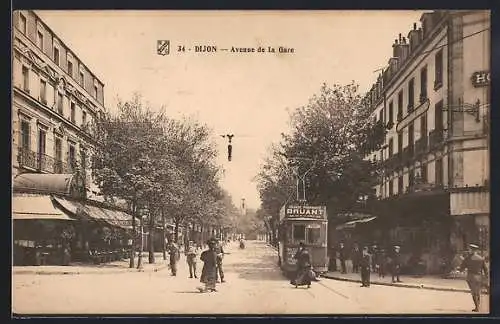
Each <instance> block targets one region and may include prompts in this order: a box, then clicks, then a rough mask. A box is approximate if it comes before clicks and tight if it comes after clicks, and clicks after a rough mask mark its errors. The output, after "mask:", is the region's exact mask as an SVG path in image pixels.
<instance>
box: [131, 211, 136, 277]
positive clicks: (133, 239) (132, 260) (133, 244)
mask: <svg viewBox="0 0 500 324" xmlns="http://www.w3.org/2000/svg"><path fill="white" fill-rule="evenodd" d="M136 208H137V207H136V204H135V203H132V246H131V247H130V264H129V268H134V267H135V264H134V263H135V232H136V228H137V225H136V223H135V215H136Z"/></svg>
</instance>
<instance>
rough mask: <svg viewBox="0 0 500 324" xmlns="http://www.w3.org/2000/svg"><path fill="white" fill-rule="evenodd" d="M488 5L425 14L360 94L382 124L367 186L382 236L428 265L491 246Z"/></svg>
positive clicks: (434, 266)
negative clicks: (376, 168) (373, 176)
mask: <svg viewBox="0 0 500 324" xmlns="http://www.w3.org/2000/svg"><path fill="white" fill-rule="evenodd" d="M489 28H490V13H489V11H458V10H452V11H444V10H439V11H434V12H430V13H425V14H423V16H422V18H421V27H419V28H417V24H414V26H413V29H412V30H411V31H410V32H409V34H408V37H407V38H406V37H402V35H401V34H399V37H398V38H397V39H396V40H395V42H394V44H393V45H392V47H393V57H391V58H390V59H389V62H388V67H387V68H386V69H385V70H384V71H383V73H382V74H381V75H380V76H379V78H378V80H377V82H376V83H375V84H374V85H373V87H372V89H371V90H370V92H369V94H368V96H367V99H368V101H369V103H370V105H371V107H372V109H373V115H372V116H373V118H375V119H377V120H380V121H382V122H383V123H384V125H386V130H387V133H386V135H385V143H384V144H385V145H384V146H382V148H381V149H380V150H378V151H375V152H372V153H370V154H369V155H368V156H367V159H370V160H376V161H380V162H381V163H382V165H383V169H384V172H383V175H382V176H381V177H380V178H379V181H378V185H377V186H376V187H375V188H374V189H375V192H376V195H377V197H378V202H377V208H378V211H379V214H380V217H379V219H378V220H377V222H378V223H379V224H380V228H381V232H380V235H379V237H380V239H384V238H385V240H387V241H390V242H396V243H398V244H401V245H402V246H403V250H404V249H405V247H406V252H407V254H408V255H409V254H419V255H421V256H422V258H423V259H424V260H425V261H426V263H427V268H428V271H431V272H433V271H438V268H439V266H440V257H449V255H450V254H453V253H458V252H461V251H462V250H463V249H464V248H465V247H466V245H467V243H470V242H477V243H479V244H481V246H482V247H483V248H484V249H485V250H487V249H488V246H489V217H490V210H489V204H490V201H489V199H490V198H489V197H490V190H489V182H490V177H489V173H490V172H489V171H490V165H489V125H490V120H489V109H490V85H489V75H490V30H489Z"/></svg>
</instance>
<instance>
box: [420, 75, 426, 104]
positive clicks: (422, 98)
mask: <svg viewBox="0 0 500 324" xmlns="http://www.w3.org/2000/svg"><path fill="white" fill-rule="evenodd" d="M426 99H427V67H424V68H422V70H420V102H424V101H425V100H426Z"/></svg>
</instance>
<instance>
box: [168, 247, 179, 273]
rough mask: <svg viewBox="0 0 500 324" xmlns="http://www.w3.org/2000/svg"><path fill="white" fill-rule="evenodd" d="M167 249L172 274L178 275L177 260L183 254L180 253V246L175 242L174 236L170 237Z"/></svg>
mask: <svg viewBox="0 0 500 324" xmlns="http://www.w3.org/2000/svg"><path fill="white" fill-rule="evenodd" d="M167 251H168V254H169V261H170V264H169V266H170V271H171V272H172V276H177V261H179V259H180V256H181V255H180V250H179V246H178V245H177V244H176V243H175V241H174V240H173V238H170V239H169V242H168V245H167Z"/></svg>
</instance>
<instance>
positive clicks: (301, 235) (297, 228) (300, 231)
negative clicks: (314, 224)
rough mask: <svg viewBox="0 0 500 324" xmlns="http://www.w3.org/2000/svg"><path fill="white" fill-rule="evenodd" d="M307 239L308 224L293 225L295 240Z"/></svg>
mask: <svg viewBox="0 0 500 324" xmlns="http://www.w3.org/2000/svg"><path fill="white" fill-rule="evenodd" d="M305 239H306V226H305V225H293V240H294V241H295V242H297V241H304V240H305Z"/></svg>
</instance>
